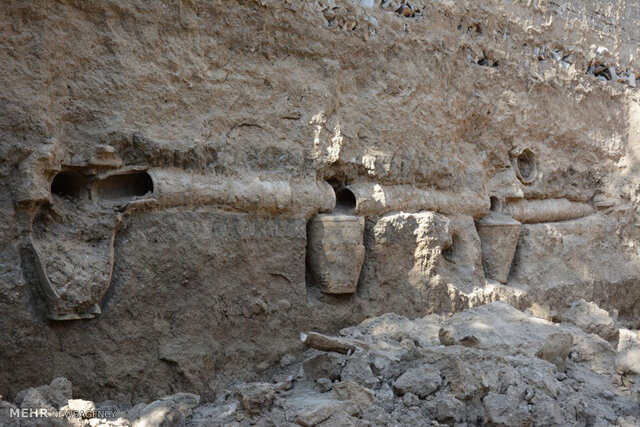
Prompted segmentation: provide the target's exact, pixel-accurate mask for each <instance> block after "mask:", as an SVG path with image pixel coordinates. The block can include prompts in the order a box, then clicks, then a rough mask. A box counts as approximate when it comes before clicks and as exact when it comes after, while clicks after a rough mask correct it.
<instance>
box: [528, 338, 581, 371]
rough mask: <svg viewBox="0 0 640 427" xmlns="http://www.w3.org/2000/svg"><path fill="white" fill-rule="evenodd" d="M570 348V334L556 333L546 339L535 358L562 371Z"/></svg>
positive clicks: (571, 344)
mask: <svg viewBox="0 0 640 427" xmlns="http://www.w3.org/2000/svg"><path fill="white" fill-rule="evenodd" d="M572 346H573V337H572V336H571V334H568V333H564V332H557V333H554V334H551V335H549V336H548V337H547V339H546V340H545V342H544V344H543V345H542V348H541V349H540V350H539V351H538V352H537V353H536V357H539V358H540V359H543V360H546V361H547V362H551V363H554V364H555V365H556V366H558V367H559V368H561V369H564V368H565V365H566V361H567V357H568V356H569V354H571V347H572Z"/></svg>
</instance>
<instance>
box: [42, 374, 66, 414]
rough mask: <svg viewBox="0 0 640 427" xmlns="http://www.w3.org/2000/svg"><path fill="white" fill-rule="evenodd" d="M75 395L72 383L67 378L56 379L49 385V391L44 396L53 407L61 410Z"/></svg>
mask: <svg viewBox="0 0 640 427" xmlns="http://www.w3.org/2000/svg"><path fill="white" fill-rule="evenodd" d="M72 395H73V386H72V384H71V381H69V380H68V379H66V378H62V377H61V378H55V379H54V380H53V381H51V383H50V384H49V390H48V391H47V393H46V394H43V396H44V397H45V398H46V399H47V400H48V401H49V403H51V404H52V405H53V406H55V407H57V408H59V407H61V406H64V405H66V404H67V401H68V400H69V399H71V397H72Z"/></svg>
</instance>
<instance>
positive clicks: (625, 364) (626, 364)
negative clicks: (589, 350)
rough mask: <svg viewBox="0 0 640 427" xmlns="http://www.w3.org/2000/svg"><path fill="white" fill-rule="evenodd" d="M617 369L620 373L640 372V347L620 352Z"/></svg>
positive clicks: (617, 358)
mask: <svg viewBox="0 0 640 427" xmlns="http://www.w3.org/2000/svg"><path fill="white" fill-rule="evenodd" d="M615 369H616V372H618V373H619V374H621V375H622V374H633V375H639V374H640V349H631V350H625V351H623V352H621V353H620V354H618V356H617V357H616V361H615Z"/></svg>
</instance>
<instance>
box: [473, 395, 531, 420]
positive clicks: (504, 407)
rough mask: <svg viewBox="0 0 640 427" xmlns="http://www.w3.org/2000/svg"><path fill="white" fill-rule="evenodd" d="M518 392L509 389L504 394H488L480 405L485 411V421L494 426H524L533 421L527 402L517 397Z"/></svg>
mask: <svg viewBox="0 0 640 427" xmlns="http://www.w3.org/2000/svg"><path fill="white" fill-rule="evenodd" d="M518 393H519V390H518V389H517V388H515V387H509V390H507V393H506V394H498V393H494V392H490V393H488V394H487V395H486V396H485V397H484V398H483V399H482V403H483V404H484V407H485V408H486V410H487V420H488V421H489V422H490V423H492V424H493V425H496V426H504V427H509V426H526V425H531V424H532V422H533V420H532V419H531V414H530V413H529V409H528V407H527V402H526V401H525V400H523V399H521V397H520V396H518Z"/></svg>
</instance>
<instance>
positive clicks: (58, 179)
mask: <svg viewBox="0 0 640 427" xmlns="http://www.w3.org/2000/svg"><path fill="white" fill-rule="evenodd" d="M51 194H55V195H56V196H60V197H68V198H74V199H80V198H84V197H85V196H86V195H87V182H86V181H85V179H84V177H83V176H82V175H81V174H80V173H78V172H76V171H73V170H68V171H62V172H60V173H58V174H57V175H56V176H55V177H54V178H53V181H51Z"/></svg>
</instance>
